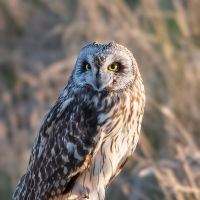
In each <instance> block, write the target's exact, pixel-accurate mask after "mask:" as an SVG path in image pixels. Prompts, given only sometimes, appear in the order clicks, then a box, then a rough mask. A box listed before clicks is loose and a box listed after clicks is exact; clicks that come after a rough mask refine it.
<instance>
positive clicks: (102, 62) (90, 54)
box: [72, 42, 137, 92]
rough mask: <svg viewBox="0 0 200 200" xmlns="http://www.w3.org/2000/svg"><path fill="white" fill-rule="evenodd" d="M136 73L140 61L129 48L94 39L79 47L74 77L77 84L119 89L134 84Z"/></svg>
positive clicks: (93, 87) (95, 88)
mask: <svg viewBox="0 0 200 200" xmlns="http://www.w3.org/2000/svg"><path fill="white" fill-rule="evenodd" d="M136 73H137V63H136V61H135V59H134V57H133V55H132V53H131V52H130V51H129V50H128V49H127V48H126V47H124V46H122V45H119V44H117V43H115V42H111V43H109V44H98V43H96V42H94V43H91V44H89V45H87V46H85V47H83V48H82V49H81V50H80V53H79V55H78V58H77V61H76V65H75V68H74V71H73V74H72V78H73V82H74V83H75V84H76V85H77V86H78V87H91V88H92V89H94V90H96V91H98V92H100V91H103V90H107V91H118V90H122V89H124V88H126V87H127V85H129V84H132V83H133V81H134V78H135V76H136Z"/></svg>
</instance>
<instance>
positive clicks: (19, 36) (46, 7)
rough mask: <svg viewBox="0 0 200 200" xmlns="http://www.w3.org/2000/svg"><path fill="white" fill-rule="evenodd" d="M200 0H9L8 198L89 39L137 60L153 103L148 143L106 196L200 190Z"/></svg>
mask: <svg viewBox="0 0 200 200" xmlns="http://www.w3.org/2000/svg"><path fill="white" fill-rule="evenodd" d="M199 7H200V1H198V0H175V1H173V0H148V1H145V0H123V1H122V0H121V1H120V0H113V1H110V0H96V1H92V0H88V1H81V0H74V1H69V0H67V1H66V0H59V1H55V0H32V1H22V0H0V94H1V95H0V96H1V97H0V199H4V200H6V199H10V195H11V192H12V190H13V189H14V187H15V185H16V182H17V180H18V179H19V176H21V175H22V174H23V173H24V171H25V169H26V166H27V162H28V159H29V156H30V149H31V146H32V143H33V139H34V138H35V133H36V132H37V130H38V127H39V123H40V121H41V119H42V116H43V115H44V113H45V112H46V111H47V110H48V108H49V107H50V106H51V105H52V103H53V102H54V101H55V100H56V97H57V95H58V94H59V92H60V90H61V89H62V88H63V86H64V84H65V83H66V81H67V78H68V76H69V74H70V71H71V69H72V66H73V63H74V61H75V59H76V55H77V52H78V50H79V48H80V47H81V46H83V45H84V43H86V42H88V41H94V40H97V41H105V42H107V41H110V40H115V41H117V42H118V43H121V44H123V45H125V46H127V47H128V48H130V49H131V50H132V51H133V52H134V55H135V57H136V59H137V61H138V64H139V66H140V69H141V73H142V76H143V78H144V84H145V87H146V95H147V103H146V111H145V117H144V121H143V128H142V130H143V131H142V134H141V139H140V144H139V146H138V148H137V152H136V153H135V155H134V157H133V159H132V160H131V161H130V162H129V163H128V164H127V167H126V169H125V170H124V171H123V172H122V173H121V175H120V177H119V178H117V179H116V180H115V182H114V183H113V185H112V186H111V188H110V189H109V191H108V193H107V199H109V200H110V199H130V200H131V199H133V200H161V199H166V200H172V199H177V200H199V199H200V189H199V188H200V150H199V147H200V137H199V135H200V131H199V130H200V123H199V122H200V92H199V86H200V12H199Z"/></svg>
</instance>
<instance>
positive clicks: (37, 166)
mask: <svg viewBox="0 0 200 200" xmlns="http://www.w3.org/2000/svg"><path fill="white" fill-rule="evenodd" d="M137 87H141V84H139V85H138V86H137V85H136V86H134V88H127V91H124V94H112V95H110V94H109V93H106V92H105V93H97V92H93V91H92V90H90V89H86V90H77V91H76V90H74V91H73V88H72V87H71V86H70V85H69V86H68V87H66V88H65V90H64V92H63V93H62V95H61V96H60V97H59V99H58V100H57V102H56V104H55V106H53V107H52V109H51V110H50V112H49V113H48V114H47V116H46V117H45V120H44V122H43V124H42V126H41V129H40V131H39V134H38V137H37V139H36V140H35V143H34V146H33V149H32V154H31V158H30V161H29V166H28V170H27V173H26V174H25V175H24V176H23V177H22V178H21V180H20V182H19V184H18V186H17V189H16V191H15V194H14V199H15V200H48V199H51V198H52V199H53V198H54V197H55V196H59V195H61V194H62V193H67V192H68V191H70V190H71V188H72V187H73V185H74V183H75V181H76V179H77V177H78V176H79V175H80V174H81V173H82V172H83V171H84V170H85V169H86V168H88V166H89V165H90V163H91V162H92V159H93V158H94V156H95V154H96V153H97V152H98V149H99V148H100V147H101V143H102V139H100V138H102V137H101V134H102V133H105V137H108V136H109V133H111V132H112V131H113V130H114V129H115V127H116V126H117V123H119V121H123V125H124V126H129V124H130V123H128V121H131V120H133V118H132V114H131V112H135V111H134V104H133V103H131V101H133V100H134V102H138V105H139V104H144V98H143V97H144V94H143V93H141V92H139V90H140V88H137ZM140 91H141V90H140ZM127 97H128V98H129V100H128V101H127ZM138 105H137V106H138ZM139 106H141V107H142V105H139ZM131 109H132V110H131ZM136 112H138V113H137V115H138V116H139V115H140V116H141V117H142V115H143V108H142V109H137V111H136ZM141 117H139V118H141ZM139 120H141V119H138V121H139ZM138 123H139V122H138ZM139 129H140V128H139Z"/></svg>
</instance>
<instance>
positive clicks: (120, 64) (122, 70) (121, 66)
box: [111, 62, 125, 73]
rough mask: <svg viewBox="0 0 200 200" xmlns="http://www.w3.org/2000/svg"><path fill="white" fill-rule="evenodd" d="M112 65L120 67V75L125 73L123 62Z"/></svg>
mask: <svg viewBox="0 0 200 200" xmlns="http://www.w3.org/2000/svg"><path fill="white" fill-rule="evenodd" d="M111 65H117V66H118V73H123V72H124V68H125V66H123V65H122V63H121V62H113V63H112V64H111Z"/></svg>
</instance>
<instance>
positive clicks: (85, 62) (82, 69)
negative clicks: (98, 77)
mask: <svg viewBox="0 0 200 200" xmlns="http://www.w3.org/2000/svg"><path fill="white" fill-rule="evenodd" d="M86 65H88V66H90V64H89V63H88V62H87V61H86V60H84V61H83V62H82V64H81V70H80V71H81V72H82V73H84V72H85V71H87V70H86Z"/></svg>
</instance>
